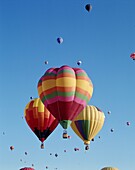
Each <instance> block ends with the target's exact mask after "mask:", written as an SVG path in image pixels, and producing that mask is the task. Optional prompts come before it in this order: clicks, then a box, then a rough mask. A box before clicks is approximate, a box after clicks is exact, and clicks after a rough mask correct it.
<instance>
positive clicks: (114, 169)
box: [101, 167, 119, 170]
mask: <svg viewBox="0 0 135 170" xmlns="http://www.w3.org/2000/svg"><path fill="white" fill-rule="evenodd" d="M101 170H119V169H118V168H113V167H104V168H102V169H101Z"/></svg>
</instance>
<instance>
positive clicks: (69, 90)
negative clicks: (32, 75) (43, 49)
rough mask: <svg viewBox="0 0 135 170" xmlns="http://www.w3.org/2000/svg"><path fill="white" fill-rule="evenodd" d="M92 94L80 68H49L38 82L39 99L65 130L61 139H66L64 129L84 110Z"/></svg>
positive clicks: (89, 82) (89, 83) (88, 81)
mask: <svg viewBox="0 0 135 170" xmlns="http://www.w3.org/2000/svg"><path fill="white" fill-rule="evenodd" d="M92 93H93V85H92V82H91V80H90V79H89V77H88V75H87V74H86V72H85V71H84V70H82V69H80V68H71V67H69V66H62V67H60V68H50V69H49V70H47V71H46V72H45V74H44V75H43V76H42V77H41V78H40V80H39V82H38V94H39V96H40V99H41V100H42V102H43V103H44V105H45V106H46V108H47V109H48V110H49V111H50V112H51V114H53V116H54V117H55V118H56V119H57V120H58V121H59V122H60V124H61V126H62V127H63V128H64V129H65V131H64V133H63V138H68V135H67V132H66V129H67V128H68V126H70V124H71V122H72V120H73V119H74V118H75V117H76V116H77V115H78V114H79V113H80V112H81V111H82V110H83V109H84V107H85V106H86V104H87V103H88V102H89V100H90V98H91V97H92Z"/></svg>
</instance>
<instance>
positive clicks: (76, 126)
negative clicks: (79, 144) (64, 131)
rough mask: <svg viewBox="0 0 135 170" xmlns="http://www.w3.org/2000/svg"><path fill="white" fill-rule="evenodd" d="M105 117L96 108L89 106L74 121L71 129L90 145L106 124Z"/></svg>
mask: <svg viewBox="0 0 135 170" xmlns="http://www.w3.org/2000/svg"><path fill="white" fill-rule="evenodd" d="M104 119H105V115H104V113H103V112H102V111H101V110H99V109H98V108H97V107H95V106H89V105H87V106H86V107H85V108H84V109H83V111H81V113H80V114H79V115H78V116H77V117H76V118H75V119H74V120H73V122H72V123H71V128H72V129H73V131H74V132H75V133H76V134H77V135H78V136H79V137H80V138H81V139H82V140H83V141H84V144H86V145H88V144H89V143H90V140H92V139H94V137H95V136H96V135H97V133H98V132H99V131H100V130H101V128H102V126H103V124H104Z"/></svg>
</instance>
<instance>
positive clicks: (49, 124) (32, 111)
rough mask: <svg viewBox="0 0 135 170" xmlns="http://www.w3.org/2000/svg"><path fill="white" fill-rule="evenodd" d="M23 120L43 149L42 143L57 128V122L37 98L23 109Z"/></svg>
mask: <svg viewBox="0 0 135 170" xmlns="http://www.w3.org/2000/svg"><path fill="white" fill-rule="evenodd" d="M24 114H25V119H26V122H27V124H28V125H29V127H30V128H31V130H32V131H33V132H34V133H35V135H36V136H37V137H38V138H39V140H40V141H41V142H42V144H41V148H42V149H43V148H44V144H43V142H44V141H45V140H46V139H47V137H48V136H49V135H50V134H51V133H52V132H53V130H54V129H55V128H56V127H57V125H58V121H57V120H56V118H55V117H54V116H53V115H52V114H51V113H50V112H49V111H48V110H47V109H46V107H45V106H44V104H43V103H42V101H41V100H40V99H39V98H36V99H33V100H31V101H30V102H29V103H28V104H27V105H26V107H25V113H24Z"/></svg>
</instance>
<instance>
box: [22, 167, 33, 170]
mask: <svg viewBox="0 0 135 170" xmlns="http://www.w3.org/2000/svg"><path fill="white" fill-rule="evenodd" d="M20 170H35V169H34V168H30V167H24V168H21V169H20Z"/></svg>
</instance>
